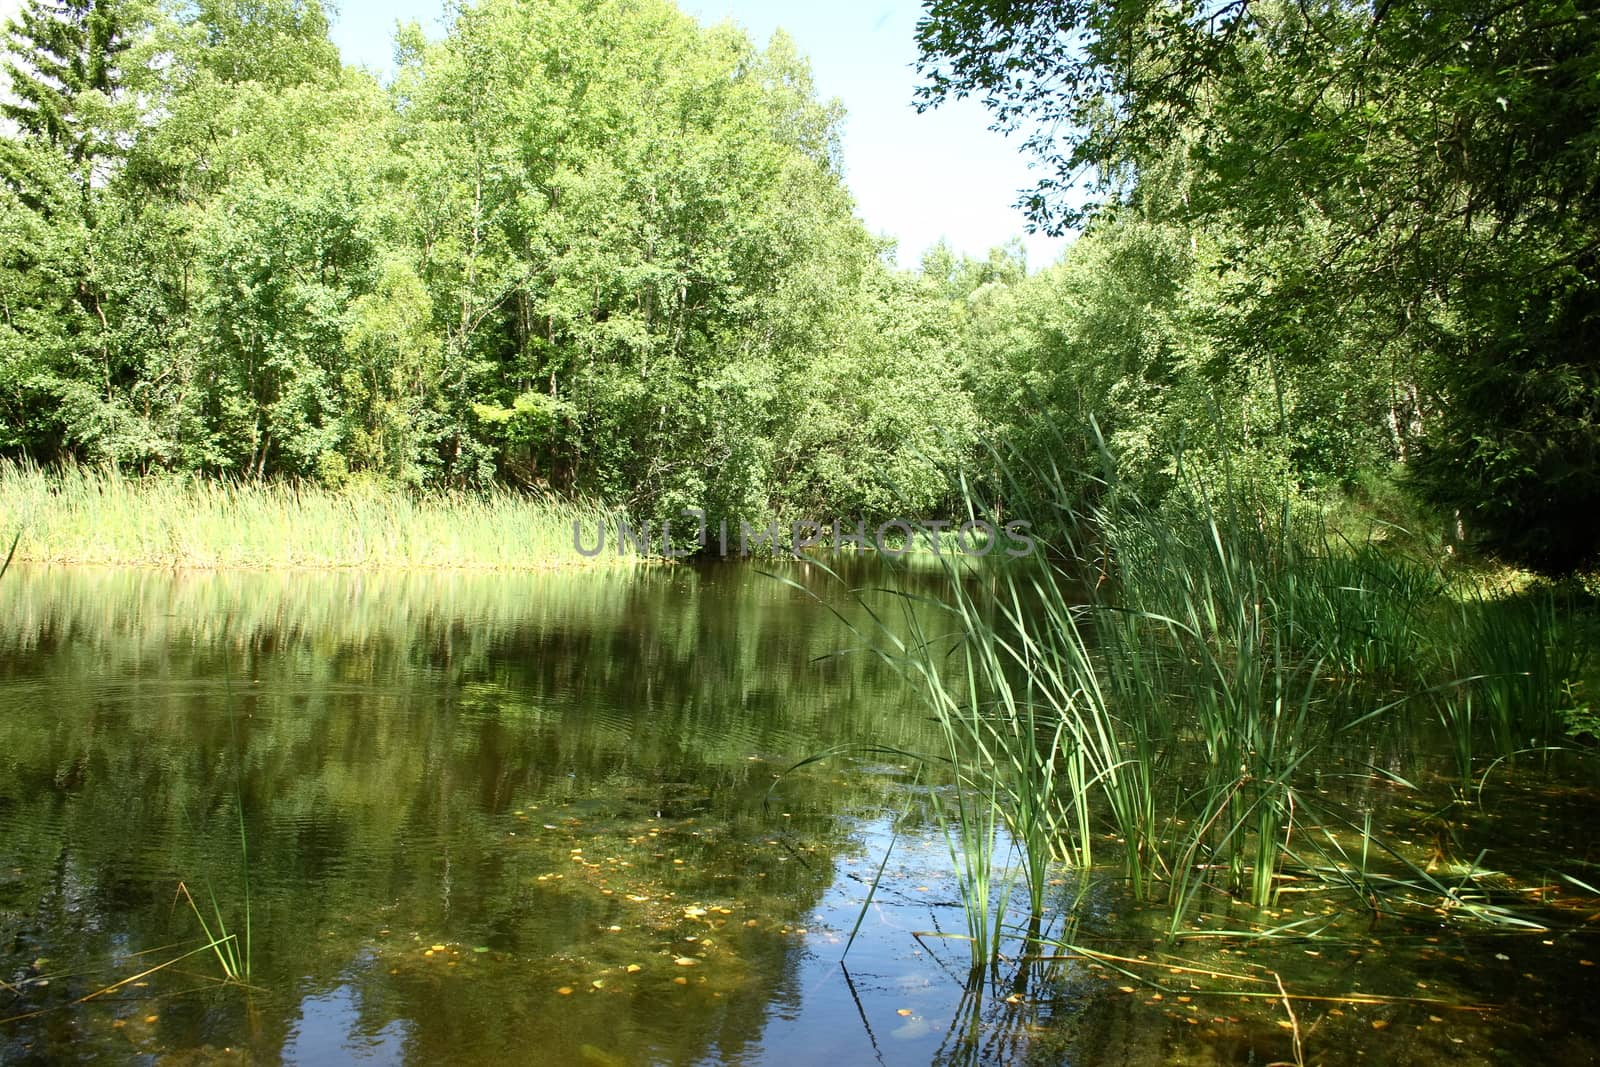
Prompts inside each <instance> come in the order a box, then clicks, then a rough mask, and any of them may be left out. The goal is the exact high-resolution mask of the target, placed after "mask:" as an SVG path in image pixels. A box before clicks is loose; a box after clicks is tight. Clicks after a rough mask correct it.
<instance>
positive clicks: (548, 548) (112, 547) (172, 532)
mask: <svg viewBox="0 0 1600 1067" xmlns="http://www.w3.org/2000/svg"><path fill="white" fill-rule="evenodd" d="M601 515H602V509H601V508H600V507H598V506H597V505H594V504H591V503H586V502H574V501H570V500H564V499H561V498H558V497H555V496H529V495H524V494H514V493H510V492H494V493H488V494H453V495H442V494H438V495H426V494H415V493H410V492H406V491H403V490H400V489H395V488H388V487H380V486H370V485H368V486H357V487H353V488H349V489H343V490H337V491H335V490H329V489H324V488H321V487H318V486H314V485H310V484H288V483H274V482H247V481H231V480H218V479H201V478H194V477H178V476H160V477H148V478H138V477H129V476H124V475H122V474H119V473H117V472H115V471H112V470H108V469H103V468H92V467H75V466H69V467H65V468H62V469H59V470H49V471H46V470H42V469H40V468H38V467H34V466H27V465H18V464H13V463H0V530H4V531H7V532H8V533H10V532H12V531H20V533H21V540H20V542H19V543H18V545H17V551H16V558H17V560H18V561H19V562H32V563H88V564H138V565H154V566H171V567H201V568H203V567H213V568H214V567H363V568H382V567H396V568H483V569H539V568H553V567H574V566H583V565H591V564H595V563H600V562H601V561H604V563H606V564H609V565H616V564H617V563H618V562H619V560H621V561H624V565H626V563H628V562H631V560H629V559H628V557H619V556H616V555H614V554H611V553H607V554H604V555H602V556H600V557H597V558H595V559H593V560H590V559H586V558H585V557H584V556H582V555H581V554H580V553H579V552H578V551H577V550H576V549H575V548H574V543H573V542H574V533H573V530H574V523H580V524H582V526H583V527H584V528H587V529H591V530H592V529H593V528H594V526H595V525H596V524H597V523H598V522H599V521H600V518H601Z"/></svg>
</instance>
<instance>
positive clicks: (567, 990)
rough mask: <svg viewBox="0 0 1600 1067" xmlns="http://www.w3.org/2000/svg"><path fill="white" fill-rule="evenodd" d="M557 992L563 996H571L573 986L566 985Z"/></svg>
mask: <svg viewBox="0 0 1600 1067" xmlns="http://www.w3.org/2000/svg"><path fill="white" fill-rule="evenodd" d="M556 992H557V993H559V994H560V995H561V996H564V997H570V996H572V987H571V986H569V985H564V986H562V987H561V988H560V989H558V990H556Z"/></svg>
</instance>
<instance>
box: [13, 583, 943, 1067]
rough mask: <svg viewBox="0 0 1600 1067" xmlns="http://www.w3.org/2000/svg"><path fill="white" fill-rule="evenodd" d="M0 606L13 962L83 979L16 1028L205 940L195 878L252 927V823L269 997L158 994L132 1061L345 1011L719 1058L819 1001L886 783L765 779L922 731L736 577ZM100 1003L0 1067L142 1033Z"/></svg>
mask: <svg viewBox="0 0 1600 1067" xmlns="http://www.w3.org/2000/svg"><path fill="white" fill-rule="evenodd" d="M6 594H7V596H6V599H5V600H4V601H0V612H4V614H5V616H6V620H7V621H6V624H5V626H4V628H3V630H0V680H3V681H4V683H5V689H4V690H3V692H4V697H3V698H0V699H3V701H4V703H5V705H6V706H5V708H4V709H3V711H4V714H3V715H0V746H3V748H4V751H5V752H6V753H7V758H8V763H9V765H10V767H9V769H10V771H11V773H10V774H8V775H6V776H5V779H4V782H3V783H0V821H3V824H4V828H5V835H4V842H5V843H4V845H0V866H3V868H4V871H5V872H6V873H5V878H4V881H3V882H0V893H3V897H0V908H3V909H4V910H5V918H6V919H7V927H8V928H11V929H17V930H18V931H20V932H19V934H18V935H17V937H16V938H15V939H14V943H13V944H9V945H6V946H3V947H0V951H3V952H4V954H5V967H6V968H7V970H14V969H17V968H23V969H25V967H24V966H23V965H24V964H25V963H27V962H28V961H29V960H31V959H33V958H36V957H41V956H42V957H48V958H51V959H53V960H54V961H56V962H58V963H60V964H61V965H62V966H63V967H65V968H68V969H71V970H73V971H76V972H81V973H82V975H83V977H81V978H75V979H69V980H63V981H60V982H57V983H55V984H54V985H53V986H52V987H37V988H34V987H30V990H29V998H28V1000H27V1006H29V1007H32V1006H41V1005H43V1004H45V1003H50V1004H56V1005H60V1004H63V1003H65V1002H66V1001H67V1000H70V999H72V997H74V996H79V995H82V994H83V993H84V992H87V991H89V990H90V989H92V988H94V987H95V986H94V983H96V982H101V984H104V982H109V981H111V980H115V979H116V978H118V977H121V976H122V975H123V974H126V973H132V971H133V970H136V969H137V967H136V966H134V965H133V964H132V962H131V961H129V960H127V959H126V958H125V957H126V952H127V951H129V950H133V949H143V948H149V947H154V946H158V945H165V944H171V943H174V942H177V941H182V940H185V939H190V938H192V937H193V936H194V934H195V933H196V931H195V930H194V929H193V919H192V916H190V915H188V913H187V912H186V911H180V910H178V909H175V908H173V907H172V901H171V894H172V892H173V889H174V887H175V885H176V883H177V881H178V880H179V879H180V878H181V879H187V880H189V881H190V882H191V883H204V884H206V885H208V886H210V887H211V888H213V889H214V890H215V892H216V894H217V898H218V901H219V903H220V904H221V906H222V908H223V910H224V911H225V912H232V911H233V910H234V909H236V908H237V906H238V902H239V901H240V900H241V899H242V890H243V886H244V882H243V872H242V871H241V870H240V869H239V866H240V864H239V859H238V839H237V827H236V823H235V819H236V810H237V809H236V807H235V804H236V799H235V798H236V783H237V794H238V795H239V796H241V797H242V800H243V804H244V811H245V814H246V819H247V823H248V832H249V839H250V844H251V852H250V871H249V884H250V890H251V896H252V909H251V912H252V914H251V920H252V927H253V935H254V936H253V940H254V945H253V949H254V963H255V976H256V977H255V980H256V982H257V984H259V985H262V986H263V987H265V989H266V991H265V992H263V993H260V994H257V995H255V996H254V997H251V998H247V997H245V996H244V995H243V994H241V993H239V992H238V991H237V990H230V991H225V992H222V993H220V994H210V993H208V994H202V995H197V996H193V997H188V998H177V999H174V1000H169V1001H165V1002H163V1004H162V1007H161V1009H160V1011H159V1013H155V1012H152V1013H151V1014H158V1018H159V1021H158V1022H157V1023H154V1024H149V1025H146V1024H144V1023H143V1022H142V1018H143V1016H141V1021H139V1023H138V1025H137V1026H133V1025H132V1023H131V1022H130V1026H131V1027H132V1029H131V1030H130V1029H129V1027H123V1028H122V1030H124V1031H128V1033H119V1034H118V1035H117V1040H118V1041H120V1042H122V1044H121V1045H118V1046H115V1047H123V1048H125V1047H126V1045H127V1042H128V1041H130V1040H133V1036H132V1034H133V1031H137V1032H138V1033H137V1036H138V1037H139V1039H140V1040H143V1041H148V1042H149V1045H148V1046H141V1047H149V1048H155V1047H167V1048H173V1047H200V1046H205V1045H208V1044H209V1045H213V1046H217V1047H221V1046H224V1045H239V1044H248V1045H250V1046H252V1047H253V1048H254V1049H256V1050H257V1051H268V1052H271V1053H273V1054H276V1051H277V1050H281V1049H282V1048H283V1047H284V1043H285V1041H287V1040H288V1039H289V1033H290V1028H291V1027H293V1026H296V1025H299V1024H297V1023H296V1019H297V1018H298V1017H299V1015H300V1014H301V1011H302V1009H301V1007H300V1004H301V1001H302V1000H304V999H305V998H306V997H307V996H311V997H315V996H321V995H325V994H327V995H331V994H329V991H330V990H333V989H335V988H339V987H347V988H348V990H349V996H350V997H351V998H352V999H351V1000H350V1004H351V1005H353V1007H352V1009H351V1010H352V1011H353V1012H354V1014H355V1017H358V1018H360V1019H361V1020H363V1026H364V1027H366V1028H367V1029H368V1030H369V1031H370V1032H371V1033H378V1032H380V1031H382V1030H383V1027H384V1026H385V1025H387V1023H388V1022H389V1021H391V1020H393V1019H396V1018H401V1019H405V1020H408V1024H407V1028H406V1036H405V1045H406V1049H407V1055H408V1056H411V1057H416V1056H419V1055H425V1056H427V1057H429V1058H430V1059H431V1058H450V1059H461V1058H463V1057H465V1058H467V1059H472V1058H484V1057H492V1056H495V1055H499V1054H510V1053H514V1054H526V1053H527V1051H528V1050H529V1049H530V1048H535V1049H540V1050H548V1051H549V1054H550V1055H552V1056H554V1057H555V1058H557V1059H565V1060H572V1061H576V1060H577V1059H578V1058H580V1057H581V1056H584V1055H587V1056H590V1058H594V1057H597V1056H598V1057H600V1060H601V1061H603V1059H604V1057H605V1056H606V1055H622V1056H624V1058H628V1059H632V1058H635V1057H636V1056H638V1055H641V1054H643V1055H646V1056H647V1057H648V1058H651V1059H655V1060H662V1061H668V1062H685V1061H692V1060H696V1059H699V1058H703V1057H705V1056H707V1055H711V1054H712V1052H713V1050H714V1051H715V1054H716V1055H719V1056H730V1055H734V1054H736V1053H737V1051H738V1050H739V1049H741V1048H743V1047H744V1046H745V1045H746V1044H747V1043H748V1042H750V1041H752V1040H754V1039H755V1038H756V1037H757V1036H758V1035H759V1034H760V1032H761V1029H762V1019H763V1018H764V1017H765V1016H766V1014H767V1013H768V1012H769V1011H771V1010H773V1007H774V1006H775V1005H782V1004H783V1003H785V1002H787V1001H793V1000H795V999H796V998H797V997H798V995H799V994H798V991H797V989H796V987H795V984H794V983H795V978H794V976H795V973H796V962H795V961H796V952H797V948H798V944H799V941H798V939H797V937H796V935H795V934H794V933H793V932H792V925H793V924H794V923H796V922H797V921H799V920H800V918H801V917H803V916H804V915H805V914H806V912H807V911H808V910H809V909H810V908H811V907H812V906H813V905H814V903H815V902H816V901H817V899H818V898H819V897H820V895H821V893H822V892H823V891H824V890H825V889H826V888H827V886H828V885H829V884H830V882H831V881H832V879H833V871H834V865H835V858H836V857H837V855H838V854H839V851H840V850H841V849H848V848H851V847H853V846H852V845H851V843H850V840H849V835H848V833H847V831H846V830H845V829H844V821H843V820H840V819H838V818H837V816H838V814H839V813H840V812H843V811H847V810H850V809H852V808H863V807H866V806H869V805H871V804H872V803H874V802H877V801H880V800H881V798H882V796H883V791H884V789H885V788H886V786H885V784H884V782H883V780H882V779H878V778H874V777H872V776H869V775H862V774H846V775H842V776H839V777H833V776H832V775H829V774H816V775H797V776H795V777H793V778H792V779H785V780H784V781H783V782H782V783H781V784H780V792H779V793H778V794H777V795H776V797H775V798H774V800H773V803H772V804H771V806H770V807H769V806H768V805H767V804H766V803H765V802H766V801H767V799H768V791H769V789H770V787H771V786H772V784H773V780H774V775H775V774H776V773H777V772H778V771H781V770H782V769H783V768H784V767H785V766H787V765H788V764H789V763H791V762H793V761H794V760H797V759H799V758H801V757H803V756H805V755H808V754H811V753H813V752H815V751H817V750H819V749H822V748H825V747H828V746H830V745H834V744H839V743H844V742H854V741H861V740H864V739H869V738H870V739H872V740H874V741H879V742H881V741H883V740H884V739H885V735H886V734H887V735H889V736H890V738H891V739H893V740H896V741H898V743H900V744H902V745H904V746H906V747H916V746H917V744H918V734H917V731H918V730H919V729H921V726H920V724H919V723H918V721H917V720H916V718H915V717H914V716H908V715H905V714H903V707H904V705H903V701H902V699H901V696H900V692H899V690H898V689H897V688H896V687H895V685H894V680H893V678H892V676H891V675H890V674H889V672H887V671H886V670H884V669H883V668H882V666H881V665H880V664H876V663H875V662H874V661H872V660H870V659H868V658H866V657H851V658H844V659H838V660H830V661H825V662H822V663H820V664H819V662H818V660H819V658H820V657H825V656H827V655H828V654H829V653H831V652H833V651H835V650H836V649H838V648H839V647H840V645H841V643H842V637H841V633H840V631H839V630H838V629H836V628H835V627H832V626H829V625H828V617H827V615H826V613H825V612H823V611H821V610H820V609H818V608H817V607H816V606H815V605H812V604H809V603H807V602H806V601H805V599H804V598H802V597H801V596H799V594H797V593H796V592H795V591H794V590H792V589H789V588H788V587H786V586H783V585H781V584H780V583H778V582H775V581H773V580H771V579H769V578H763V577H761V576H759V575H755V574H753V573H752V572H750V571H749V570H744V569H735V568H721V569H712V570H709V571H704V572H701V571H695V570H691V569H689V568H674V569H671V570H663V571H659V572H647V573H644V574H641V575H639V576H638V577H637V578H635V579H631V580H630V579H619V578H616V577H613V576H598V575H582V576H577V577H570V578H569V577H564V576H560V575H535V576H518V577H507V576H503V575H495V576H482V577H455V578H429V577H419V576H404V575H396V576H379V577H375V576H371V575H364V576H350V577H344V576H331V575H318V576H315V577H314V578H308V577H306V576H285V575H244V574H237V573H234V574H220V575H207V576H193V575H189V576H185V575H152V574H139V573H132V572H116V573H104V574H94V573H75V574H70V575H60V574H56V575H51V574H45V573H40V572H13V574H11V575H8V577H7V589H6ZM574 850H581V852H575V851H574ZM591 865H592V866H591ZM631 898H640V899H631ZM699 909H706V913H704V914H694V912H695V911H698V910H699ZM721 909H726V911H725V912H724V911H723V910H721ZM13 920H14V921H13ZM786 926H789V927H791V932H788V933H786V932H785V927H786ZM613 927H615V928H616V929H612V928H613ZM690 938H693V939H694V940H689V939H690ZM435 944H439V945H444V946H446V947H445V948H444V950H442V951H438V952H435V953H433V955H431V956H430V955H426V954H425V953H426V952H427V951H429V950H430V949H431V948H432V946H433V945H435ZM118 946H121V949H120V950H119V948H118ZM478 949H482V950H484V951H476V950H478ZM119 951H121V952H122V953H123V956H121V957H119V955H118V952H119ZM24 957H27V958H28V959H27V960H24ZM678 959H693V960H695V961H696V962H695V963H694V964H693V965H683V966H680V965H679V964H677V963H676V962H675V961H676V960H678ZM69 961H70V962H69ZM112 961H118V962H115V964H114V966H115V967H116V968H122V970H121V971H120V973H109V972H106V971H104V970H103V968H104V967H106V966H107V965H108V963H111V962H112ZM630 965H632V966H635V967H638V968H639V969H638V970H637V971H635V972H631V973H630V972H629V971H628V970H627V968H628V967H629V966H630ZM96 968H102V970H96ZM195 969H196V970H203V967H197V968H195ZM168 977H169V976H168V975H165V974H164V975H163V976H161V977H160V978H155V977H153V978H152V982H151V986H150V993H149V995H151V996H153V995H154V994H155V993H156V992H158V991H159V992H171V991H172V990H173V989H176V988H178V987H179V986H180V984H181V983H178V982H168V981H166V978H168ZM102 979H103V981H102ZM674 979H684V981H682V982H677V981H674ZM595 981H599V982H600V983H601V985H600V986H599V987H596V986H594V985H593V984H592V983H593V982H595ZM188 984H189V985H194V984H197V983H196V981H195V980H194V978H193V977H191V978H190V979H189V980H188ZM561 988H571V989H572V990H573V991H574V992H572V993H571V994H570V995H562V994H560V993H559V992H557V991H558V990H559V989H561ZM42 989H49V990H50V992H48V993H43V992H41V990H42ZM92 1003H94V1004H95V1005H96V1007H95V1009H94V1010H93V1011H91V1010H89V1009H87V1008H85V1009H78V1010H77V1011H76V1012H74V1013H64V1012H57V1013H54V1014H53V1015H49V1016H43V1017H41V1020H43V1021H41V1022H39V1023H38V1024H36V1025H34V1024H25V1025H24V1028H23V1029H22V1030H20V1031H19V1032H17V1033H14V1034H9V1035H7V1040H8V1041H12V1042H17V1043H18V1044H16V1045H13V1046H9V1047H13V1048H20V1047H21V1043H23V1042H27V1041H32V1042H35V1043H36V1044H35V1047H36V1048H38V1049H44V1048H49V1047H52V1045H51V1043H52V1042H53V1041H57V1040H66V1038H63V1037H60V1036H59V1035H61V1034H64V1033H67V1032H73V1031H76V1030H77V1029H79V1028H80V1026H81V1027H83V1028H88V1029H91V1030H92V1029H93V1027H91V1026H90V1021H92V1020H98V1022H99V1023H100V1024H103V1025H104V1026H106V1027H109V1025H110V1022H111V1020H112V1018H113V1016H115V1015H116V1012H117V1011H118V1010H123V1009H118V1008H117V1007H116V1006H115V1005H114V1004H101V1003H100V1002H92ZM250 1005H253V1006H254V1011H253V1012H252V1011H251V1010H250ZM63 1020H66V1021H63ZM108 1032H109V1031H108ZM389 1033H391V1034H392V1033H393V1031H389ZM85 1036H88V1037H90V1038H93V1037H94V1036H95V1035H94V1034H92V1033H91V1034H88V1035H85V1034H81V1033H75V1034H74V1036H73V1037H72V1038H71V1040H73V1041H81V1040H84V1039H85ZM586 1046H587V1050H586V1048H585V1047H586ZM645 1050H648V1052H646V1051H645Z"/></svg>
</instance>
